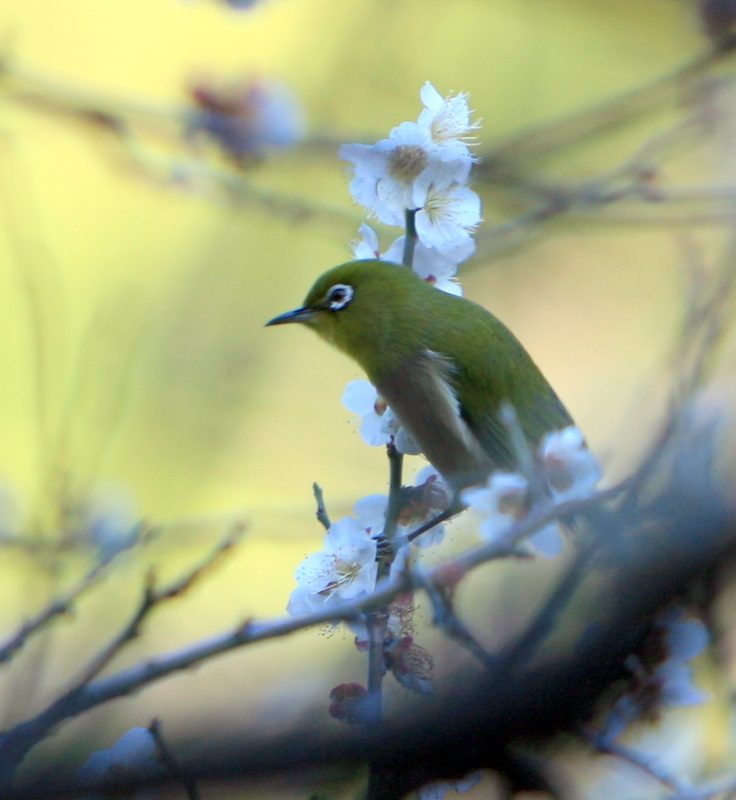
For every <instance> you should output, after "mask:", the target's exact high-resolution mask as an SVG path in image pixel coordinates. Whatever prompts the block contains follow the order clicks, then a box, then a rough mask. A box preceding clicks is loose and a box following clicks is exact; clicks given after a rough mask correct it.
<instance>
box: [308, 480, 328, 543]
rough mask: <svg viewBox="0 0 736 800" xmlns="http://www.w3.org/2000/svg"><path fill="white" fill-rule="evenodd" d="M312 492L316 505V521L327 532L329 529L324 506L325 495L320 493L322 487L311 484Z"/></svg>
mask: <svg viewBox="0 0 736 800" xmlns="http://www.w3.org/2000/svg"><path fill="white" fill-rule="evenodd" d="M312 491H313V492H314V499H315V501H316V503H317V511H316V515H317V521H318V522H319V523H320V525H322V527H323V528H324V529H325V530H326V531H328V530H329V529H330V524H331V523H330V516H329V514H328V513H327V507H326V506H325V495H324V492H323V491H322V487H321V486H320V485H319V484H318V483H313V484H312Z"/></svg>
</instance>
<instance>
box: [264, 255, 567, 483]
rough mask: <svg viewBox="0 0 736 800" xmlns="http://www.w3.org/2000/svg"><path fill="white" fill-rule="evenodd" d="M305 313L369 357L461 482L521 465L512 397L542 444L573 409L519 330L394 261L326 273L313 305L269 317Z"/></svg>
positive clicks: (446, 469) (413, 431)
mask: <svg viewBox="0 0 736 800" xmlns="http://www.w3.org/2000/svg"><path fill="white" fill-rule="evenodd" d="M288 322H301V323H303V324H304V325H306V326H307V327H308V328H311V329H312V330H314V331H316V332H317V333H318V334H319V335H320V336H321V337H322V338H324V339H326V340H327V341H328V342H330V343H331V344H333V345H335V347H337V348H339V349H340V350H342V351H343V352H345V353H347V354H348V355H349V356H350V357H351V358H353V359H355V361H357V362H358V364H360V366H361V367H362V368H363V370H364V371H365V373H366V375H367V376H368V379H369V380H370V381H371V383H372V384H373V385H374V386H375V387H376V389H377V390H378V392H379V394H380V395H381V396H382V397H383V398H384V400H385V401H386V402H387V403H388V405H389V406H391V408H392V409H393V410H394V412H395V413H396V415H397V417H398V418H399V420H400V422H401V424H402V425H403V426H404V427H405V428H406V430H407V431H408V433H409V434H410V435H411V437H412V438H413V439H414V440H415V441H416V443H417V444H418V445H419V447H421V449H422V452H423V453H424V455H425V456H426V457H427V458H428V459H429V461H430V462H431V463H432V464H433V466H434V467H435V468H436V469H437V470H438V471H439V472H440V474H441V475H442V476H443V478H444V479H445V480H446V481H447V482H448V483H449V484H450V486H452V487H453V488H454V489H455V490H456V491H458V490H460V489H462V488H464V487H467V486H471V485H474V484H478V483H481V482H483V481H484V480H485V479H486V478H487V477H488V475H489V474H490V473H491V472H492V471H493V470H496V469H506V470H515V469H517V468H518V465H517V464H516V463H515V462H516V459H515V456H514V448H513V447H512V444H511V441H510V435H509V432H508V429H507V427H506V426H505V425H504V424H503V422H502V421H501V418H500V411H501V407H502V405H503V404H504V403H505V402H508V403H510V404H511V405H512V406H513V408H514V409H515V411H516V415H517V417H518V420H519V424H520V426H521V429H522V430H523V432H524V434H525V436H526V438H527V440H528V441H529V443H530V444H531V445H532V446H533V447H535V448H536V446H537V445H538V444H539V441H540V440H541V439H542V437H543V436H544V435H545V434H546V433H548V432H549V431H553V430H558V429H561V428H565V427H567V426H568V425H572V424H573V422H572V418H571V417H570V415H569V414H568V412H567V410H566V409H565V407H564V406H563V405H562V403H561V402H560V400H559V399H558V397H557V395H556V394H555V392H554V390H553V389H552V387H551V386H550V385H549V383H548V382H547V380H546V379H545V377H544V375H542V373H541V372H540V370H539V368H538V367H537V365H536V364H535V363H534V362H533V361H532V359H531V356H530V355H529V354H528V353H527V351H526V350H525V349H524V348H523V346H522V345H521V343H520V342H519V340H518V339H517V338H516V337H515V336H514V334H513V333H511V331H510V330H509V329H508V328H507V327H506V326H505V325H504V324H503V323H502V322H501V321H500V320H498V319H496V317H494V316H493V314H491V313H489V312H488V311H486V309H484V308H482V307H481V306H479V305H477V304H476V303H473V302H471V301H470V300H466V299H464V298H462V297H455V296H454V295H450V294H447V293H446V292H443V291H440V290H438V289H436V288H434V287H433V286H432V285H431V284H429V283H427V282H426V281H423V280H422V279H421V278H420V277H418V276H417V275H416V274H415V273H414V272H412V270H411V269H408V268H407V267H402V266H399V265H396V264H392V263H389V262H385V261H352V262H349V263H347V264H342V265H341V266H338V267H335V268H334V269H331V270H329V271H328V272H325V273H324V275H322V276H321V277H320V278H318V279H317V281H316V283H315V284H314V286H313V287H312V288H311V290H310V291H309V294H308V295H307V298H306V300H305V301H304V305H303V306H302V307H301V308H297V309H295V310H294V311H289V312H287V313H286V314H282V315H281V316H278V317H276V318H274V319H272V320H271V321H270V322H268V323H267V325H283V324H285V323H288Z"/></svg>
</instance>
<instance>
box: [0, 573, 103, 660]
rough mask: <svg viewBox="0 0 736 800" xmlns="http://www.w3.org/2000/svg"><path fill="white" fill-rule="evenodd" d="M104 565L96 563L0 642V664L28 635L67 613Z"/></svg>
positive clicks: (8, 657)
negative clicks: (62, 592) (79, 578)
mask: <svg viewBox="0 0 736 800" xmlns="http://www.w3.org/2000/svg"><path fill="white" fill-rule="evenodd" d="M104 566H106V565H102V564H97V565H96V566H95V567H93V568H92V569H91V570H90V571H89V572H88V573H87V574H86V575H85V576H84V577H83V578H82V579H81V580H80V581H79V582H78V583H77V585H76V586H74V587H73V588H72V589H70V590H69V591H68V592H67V593H66V594H65V595H62V596H60V597H57V598H55V599H54V600H52V601H51V602H50V603H49V604H48V605H47V606H46V608H44V609H43V610H42V611H41V612H39V613H38V614H37V615H36V616H35V617H34V618H33V619H30V620H28V621H26V622H24V623H23V625H21V626H20V628H18V630H17V631H16V632H15V633H14V634H13V635H12V636H10V637H9V638H8V639H6V640H5V642H4V643H2V644H0V664H4V663H6V662H7V661H10V659H11V658H12V657H13V656H14V655H15V653H16V651H18V650H19V649H20V648H21V647H23V645H24V644H25V643H26V641H27V640H28V638H29V637H30V636H32V635H33V634H34V633H38V632H39V631H40V630H41V629H42V628H44V627H45V626H46V625H48V624H49V622H51V620H53V619H54V618H55V617H58V616H61V615H62V614H68V613H69V612H70V611H71V607H72V604H73V603H74V601H75V600H77V599H78V598H79V596H80V595H81V594H83V593H84V592H85V591H87V589H89V588H90V587H91V586H92V585H93V584H94V583H95V581H96V580H97V579H98V578H99V577H100V575H101V573H102V572H103V570H104Z"/></svg>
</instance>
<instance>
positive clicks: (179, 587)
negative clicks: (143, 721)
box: [67, 523, 244, 694]
mask: <svg viewBox="0 0 736 800" xmlns="http://www.w3.org/2000/svg"><path fill="white" fill-rule="evenodd" d="M243 530H244V527H243V525H242V523H237V524H236V525H235V526H234V528H233V530H231V531H230V533H229V534H228V535H227V536H226V537H225V538H224V539H223V540H222V542H220V544H219V545H217V547H216V548H215V549H214V550H213V551H212V553H210V554H209V555H208V556H207V557H206V558H205V559H204V560H203V561H202V563H201V564H199V565H197V566H196V567H194V569H192V570H191V571H190V572H188V573H187V574H186V575H184V576H183V577H181V578H179V579H178V580H176V581H174V582H173V583H172V584H170V585H169V586H166V587H164V588H163V589H156V574H155V572H154V571H153V570H151V571H149V573H148V575H147V576H146V580H145V585H144V588H143V595H142V597H141V601H140V604H139V606H138V608H137V609H136V611H135V612H134V613H133V616H132V617H131V619H130V620H129V621H128V623H127V624H126V625H125V626H124V627H123V629H122V630H121V631H120V632H119V633H118V634H117V635H116V636H115V637H114V638H113V639H112V641H111V642H109V643H108V644H107V645H106V646H105V647H103V648H102V650H101V651H100V652H99V653H97V655H95V657H94V658H93V659H92V661H91V662H90V664H89V665H88V666H87V667H86V668H85V669H84V670H83V672H82V674H81V675H80V676H79V677H78V678H77V679H76V680H75V681H74V682H73V685H72V688H71V689H69V690H68V692H67V694H73V693H74V692H76V691H77V690H78V689H79V688H80V687H81V686H84V685H85V684H87V683H89V681H91V680H92V679H93V678H94V677H95V676H97V675H98V674H99V673H100V672H101V671H102V670H103V669H104V668H105V667H106V666H107V665H108V664H109V663H110V661H112V659H113V658H114V657H115V656H116V655H117V654H118V653H119V652H120V650H121V649H122V648H123V647H124V646H125V645H126V644H127V643H128V642H130V641H131V640H133V639H135V638H136V637H138V636H139V635H140V632H141V626H142V625H143V622H144V621H145V619H146V618H147V617H148V616H149V615H150V614H151V612H152V611H153V610H154V609H155V608H156V607H157V606H159V605H161V603H164V602H165V601H166V600H173V599H174V598H177V597H181V596H182V595H183V594H184V593H185V592H186V591H188V590H189V589H191V587H192V586H193V585H194V584H195V583H196V582H197V581H198V580H199V579H200V578H201V577H202V576H203V575H204V574H205V573H206V572H209V571H210V570H211V569H212V568H213V567H214V566H215V565H216V564H217V563H218V562H219V561H220V560H221V559H222V557H223V556H224V555H225V554H227V553H228V552H230V551H231V550H232V548H233V547H234V546H235V545H236V544H237V542H238V541H239V539H240V537H241V535H242V533H243Z"/></svg>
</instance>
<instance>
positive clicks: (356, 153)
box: [340, 81, 481, 455]
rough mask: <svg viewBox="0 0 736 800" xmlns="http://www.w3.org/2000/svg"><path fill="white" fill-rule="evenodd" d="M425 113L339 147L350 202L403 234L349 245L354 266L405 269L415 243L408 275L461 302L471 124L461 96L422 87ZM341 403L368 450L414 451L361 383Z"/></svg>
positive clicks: (470, 218)
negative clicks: (368, 140)
mask: <svg viewBox="0 0 736 800" xmlns="http://www.w3.org/2000/svg"><path fill="white" fill-rule="evenodd" d="M420 97H421V100H422V103H423V104H424V109H423V110H422V112H421V113H420V115H419V118H418V119H417V121H416V122H402V123H401V124H400V125H398V126H397V127H396V128H394V129H393V130H392V131H391V132H390V133H389V136H388V139H381V140H380V141H379V142H377V143H376V144H374V145H365V144H346V145H343V146H342V148H341V149H340V156H341V157H342V158H343V159H345V160H346V161H349V162H351V163H352V165H353V168H354V176H353V179H352V181H351V183H350V192H351V194H352V195H353V198H354V199H355V200H356V201H357V202H359V203H361V204H362V205H364V206H366V207H367V209H368V211H369V213H371V214H373V215H374V216H376V217H377V218H378V219H379V220H380V221H381V222H383V223H384V224H386V225H396V226H399V227H402V228H403V227H404V224H405V222H406V223H407V225H409V223H408V216H407V212H410V215H411V219H412V222H411V225H410V226H409V227H407V233H406V234H405V235H404V236H399V237H398V238H397V239H395V240H394V242H393V243H392V244H391V245H390V246H389V248H388V249H387V250H385V251H384V252H381V246H380V243H379V241H378V234H377V233H376V232H375V231H374V230H373V228H371V227H370V226H369V225H366V224H363V225H361V226H360V239H359V240H358V241H356V242H355V243H353V245H352V250H353V255H354V256H355V258H356V259H359V260H360V259H380V260H382V261H389V262H393V263H396V264H402V263H403V261H404V252H405V249H406V244H407V243H406V237H407V235H408V236H412V237H413V238H415V237H416V238H417V241H416V243H415V246H414V248H413V251H412V258H411V264H409V265H408V266H411V268H412V269H413V270H414V272H416V273H417V275H419V277H420V278H422V280H424V281H426V282H427V283H430V284H432V285H433V286H435V287H436V288H437V289H440V290H442V291H444V292H448V293H449V294H454V295H462V288H461V286H460V284H459V283H458V282H457V281H456V280H455V275H456V274H457V269H458V265H459V264H461V263H462V262H463V261H465V260H466V259H468V258H470V256H472V255H473V253H474V252H475V242H474V241H473V238H472V231H473V230H474V229H475V227H476V226H477V225H478V223H479V222H480V221H481V220H480V198H479V197H478V195H477V194H476V193H475V192H473V191H472V190H471V189H470V188H468V186H467V183H468V180H469V178H470V171H471V168H472V166H473V162H474V161H475V159H474V158H473V155H472V153H471V150H470V147H471V145H472V144H473V139H474V137H473V136H472V131H474V130H475V129H476V128H477V127H478V124H477V123H474V122H471V121H470V108H469V106H468V96H467V94H458V95H455V96H450V97H447V98H443V97H442V96H441V95H440V94H439V92H438V91H437V90H436V89H435V88H434V86H432V84H431V83H429V81H427V83H425V84H424V86H423V87H422V90H421V92H420ZM343 403H344V404H345V405H346V406H347V408H348V409H349V410H350V411H353V412H354V413H355V414H359V415H360V416H361V418H362V419H361V426H360V432H361V435H362V437H363V439H364V440H365V441H366V443H367V444H369V445H372V446H374V447H376V446H380V445H383V444H388V443H389V442H391V441H393V442H394V444H395V445H396V447H397V449H398V450H399V452H401V453H405V454H410V455H417V454H419V452H420V450H419V448H418V446H417V445H416V443H415V442H413V441H412V439H411V437H410V436H409V435H408V434H407V432H406V431H405V430H404V428H402V427H401V424H400V423H399V421H398V419H397V418H396V416H395V415H394V413H393V412H392V411H391V409H390V408H389V407H388V406H387V405H386V403H385V401H384V400H383V399H382V398H381V397H379V395H378V393H377V392H376V390H375V388H373V386H371V384H370V383H368V382H367V381H353V382H351V383H349V384H348V386H347V389H346V391H345V394H344V395H343Z"/></svg>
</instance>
